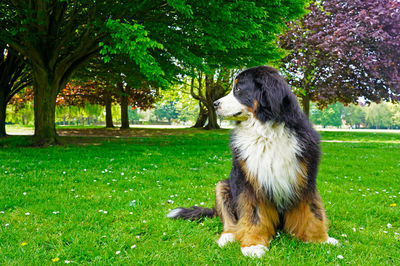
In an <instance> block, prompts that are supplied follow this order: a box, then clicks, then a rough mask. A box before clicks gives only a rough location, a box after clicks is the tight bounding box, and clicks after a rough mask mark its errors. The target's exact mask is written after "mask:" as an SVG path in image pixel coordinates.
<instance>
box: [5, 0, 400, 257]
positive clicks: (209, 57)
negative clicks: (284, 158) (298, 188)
mask: <svg viewBox="0 0 400 266" xmlns="http://www.w3.org/2000/svg"><path fill="white" fill-rule="evenodd" d="M0 27H1V33H0V47H1V50H2V54H1V57H0V264H6V265H14V264H52V263H66V264H69V263H76V264H348V263H351V264H366V263H368V264H377V265H378V264H389V265H393V264H394V265H396V264H399V263H400V261H399V258H398V254H399V251H400V245H399V241H400V236H399V234H400V226H399V218H398V217H399V216H400V210H399V205H400V202H399V198H400V179H399V176H400V134H399V131H398V130H399V129H400V105H399V103H398V100H399V97H400V3H399V1H397V0H382V1H372V0H366V1H361V0H351V1H341V0H332V1H307V0H272V1H271V0H266V1H250V0H247V1H245V0H240V1H203V0H199V1H185V0H168V1H128V0H127V1H124V0H122V1H116V2H111V1H94V0H82V1H62V0H35V1H24V0H20V1H14V0H3V1H1V2H0ZM257 65H271V66H274V67H275V68H277V69H278V70H279V72H280V74H281V75H282V76H283V77H284V78H285V79H286V80H287V82H288V83H289V85H290V86H291V88H292V90H293V92H294V93H295V94H296V96H297V98H298V100H299V103H300V105H301V107H302V109H303V111H304V112H305V113H306V114H307V115H308V116H309V118H310V120H311V121H312V123H313V124H314V125H315V127H316V128H317V129H319V130H320V134H321V147H322V152H323V156H322V161H321V166H320V171H319V175H318V188H319V191H320V194H321V196H322V198H323V200H324V204H325V208H326V210H327V214H328V217H329V218H330V221H331V226H330V232H329V234H330V235H331V236H332V237H335V238H337V239H339V241H340V245H339V246H327V245H317V244H305V243H301V242H298V241H297V240H295V239H293V238H292V237H291V236H289V235H287V234H284V233H282V232H281V233H280V234H279V235H278V236H277V237H276V239H275V240H274V241H273V242H272V243H271V250H270V251H269V252H268V253H267V254H266V255H265V256H264V257H263V259H262V260H251V259H249V258H245V257H243V256H242V254H241V252H240V249H239V246H238V244H237V243H236V244H232V245H229V246H228V247H226V248H224V249H219V248H218V246H217V245H216V243H215V240H216V239H217V236H218V234H219V233H220V232H221V230H222V225H221V223H220V221H219V220H218V219H204V220H202V221H199V222H190V221H171V220H167V219H166V217H165V215H166V213H168V211H169V210H170V209H173V208H175V207H178V206H192V205H198V206H207V207H212V206H213V204H214V203H213V201H214V195H213V191H214V186H215V183H216V182H218V181H219V180H221V179H225V178H227V177H228V175H229V171H230V167H231V153H230V150H229V148H228V147H229V134H230V133H229V132H230V131H229V128H231V127H233V125H234V124H233V123H232V122H231V121H224V120H221V119H220V118H218V117H217V115H216V113H215V110H214V107H213V102H214V101H215V100H217V99H219V98H220V97H223V96H224V95H226V94H227V93H228V92H229V91H230V89H231V86H232V81H233V79H234V76H235V75H237V74H238V73H239V72H240V71H241V70H243V69H246V68H247V67H252V66H257ZM336 129H340V130H336Z"/></svg>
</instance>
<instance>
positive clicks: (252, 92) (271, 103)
mask: <svg viewBox="0 0 400 266" xmlns="http://www.w3.org/2000/svg"><path fill="white" fill-rule="evenodd" d="M214 106H215V109H216V111H217V114H218V115H220V116H222V117H224V118H227V119H232V120H238V121H243V120H247V119H248V118H249V117H251V114H252V115H253V117H255V118H256V119H258V120H260V121H261V122H266V121H275V122H284V121H285V120H286V119H288V118H289V117H292V118H293V116H294V114H295V113H299V112H300V109H299V106H298V103H297V99H296V97H295V96H294V94H293V93H292V91H291V90H290V89H289V87H288V85H287V84H286V82H285V81H284V80H283V79H282V77H281V76H280V75H279V74H278V71H277V70H276V69H274V68H272V67H268V66H259V67H255V68H249V69H247V70H244V71H243V72H241V73H239V74H238V75H237V76H236V79H235V81H234V84H233V87H232V91H231V92H230V93H229V94H228V95H226V96H225V97H222V98H221V99H219V100H217V101H215V102H214Z"/></svg>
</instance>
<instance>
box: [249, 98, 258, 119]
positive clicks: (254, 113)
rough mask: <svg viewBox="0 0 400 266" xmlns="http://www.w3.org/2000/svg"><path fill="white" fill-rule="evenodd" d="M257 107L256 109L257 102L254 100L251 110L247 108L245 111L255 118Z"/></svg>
mask: <svg viewBox="0 0 400 266" xmlns="http://www.w3.org/2000/svg"><path fill="white" fill-rule="evenodd" d="M257 107H258V102H257V100H254V102H253V107H252V108H251V107H247V110H248V111H249V112H250V113H252V114H253V116H254V117H256V110H257Z"/></svg>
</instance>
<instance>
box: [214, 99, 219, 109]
mask: <svg viewBox="0 0 400 266" xmlns="http://www.w3.org/2000/svg"><path fill="white" fill-rule="evenodd" d="M218 106H219V100H216V101H215V102H214V108H215V109H217V108H218Z"/></svg>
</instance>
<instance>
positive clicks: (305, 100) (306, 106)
mask: <svg viewBox="0 0 400 266" xmlns="http://www.w3.org/2000/svg"><path fill="white" fill-rule="evenodd" d="M301 105H302V107H303V112H304V113H305V114H306V116H307V117H308V118H310V95H308V93H306V95H302V96H301Z"/></svg>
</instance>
